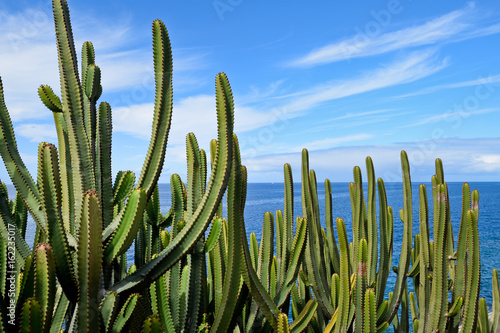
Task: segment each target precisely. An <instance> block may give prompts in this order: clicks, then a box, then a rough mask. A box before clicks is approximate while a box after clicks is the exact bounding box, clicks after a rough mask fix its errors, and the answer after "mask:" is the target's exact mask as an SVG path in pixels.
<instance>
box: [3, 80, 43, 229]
mask: <svg viewBox="0 0 500 333" xmlns="http://www.w3.org/2000/svg"><path fill="white" fill-rule="evenodd" d="M0 141H1V142H2V144H1V145H0V155H1V156H2V159H3V161H4V163H5V167H6V169H7V172H8V173H9V176H10V179H11V180H12V183H13V184H14V186H15V187H16V190H17V192H18V193H19V194H20V195H21V197H22V198H23V201H24V202H25V203H26V206H27V207H28V210H29V211H30V213H31V215H32V216H33V219H34V220H35V222H36V223H37V225H39V226H40V228H42V229H43V230H44V231H45V228H46V224H47V222H46V217H45V214H44V212H43V210H42V209H41V208H42V203H41V199H40V195H39V193H38V189H37V187H36V185H35V182H34V181H33V178H32V177H31V175H30V174H29V171H28V169H27V168H26V165H25V164H24V162H23V160H22V159H21V155H20V154H19V151H18V148H17V143H16V137H15V135H14V129H13V128H12V121H11V119H10V116H9V112H8V110H7V106H6V105H5V100H4V92H3V85H2V79H1V78H0Z"/></svg>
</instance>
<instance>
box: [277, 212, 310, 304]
mask: <svg viewBox="0 0 500 333" xmlns="http://www.w3.org/2000/svg"><path fill="white" fill-rule="evenodd" d="M306 238H307V223H306V221H303V222H302V223H301V224H300V225H297V230H296V232H295V238H294V239H293V244H292V253H291V255H290V262H289V263H288V270H287V271H286V276H285V277H284V279H283V281H284V282H283V284H282V286H281V289H280V290H279V292H278V293H277V297H276V298H275V300H276V304H277V305H278V307H281V306H282V305H283V304H284V303H285V302H286V299H287V298H288V295H289V294H290V291H291V290H292V286H293V285H294V284H295V281H296V280H297V275H298V273H299V270H300V262H302V261H303V258H304V253H305V247H306V242H307V240H306Z"/></svg>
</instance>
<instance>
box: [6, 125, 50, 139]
mask: <svg viewBox="0 0 500 333" xmlns="http://www.w3.org/2000/svg"><path fill="white" fill-rule="evenodd" d="M15 132H16V134H17V135H20V136H22V137H25V138H28V139H30V141H31V142H44V141H45V142H46V141H50V142H52V143H54V142H56V141H57V132H56V129H55V127H54V125H49V124H21V125H19V126H16V128H15Z"/></svg>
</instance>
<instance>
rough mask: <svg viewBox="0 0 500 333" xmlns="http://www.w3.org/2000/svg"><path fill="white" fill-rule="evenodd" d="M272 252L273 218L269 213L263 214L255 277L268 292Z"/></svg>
mask: <svg viewBox="0 0 500 333" xmlns="http://www.w3.org/2000/svg"><path fill="white" fill-rule="evenodd" d="M273 251H274V216H273V214H272V213H271V212H266V213H264V224H263V226H262V236H261V238H260V247H259V261H258V265H257V275H258V276H259V279H260V282H261V283H262V285H263V286H264V288H266V290H267V291H268V292H269V285H270V283H269V282H270V281H269V274H270V272H271V262H272V260H273V259H272V258H273Z"/></svg>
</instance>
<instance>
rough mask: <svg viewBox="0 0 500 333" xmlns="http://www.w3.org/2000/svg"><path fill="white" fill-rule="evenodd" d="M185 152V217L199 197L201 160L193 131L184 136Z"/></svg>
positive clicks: (188, 216) (195, 204)
mask: <svg viewBox="0 0 500 333" xmlns="http://www.w3.org/2000/svg"><path fill="white" fill-rule="evenodd" d="M186 153H187V165H188V177H187V178H188V179H187V182H188V183H187V193H188V196H187V207H186V208H187V209H186V212H187V213H186V215H187V216H186V218H190V217H191V216H192V215H193V213H194V211H195V210H196V207H197V206H198V203H199V200H200V198H201V184H200V172H201V170H200V167H201V163H202V161H201V153H200V148H199V146H198V142H197V141H196V137H195V135H194V134H193V133H189V134H188V135H187V137H186ZM203 185H204V184H203Z"/></svg>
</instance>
